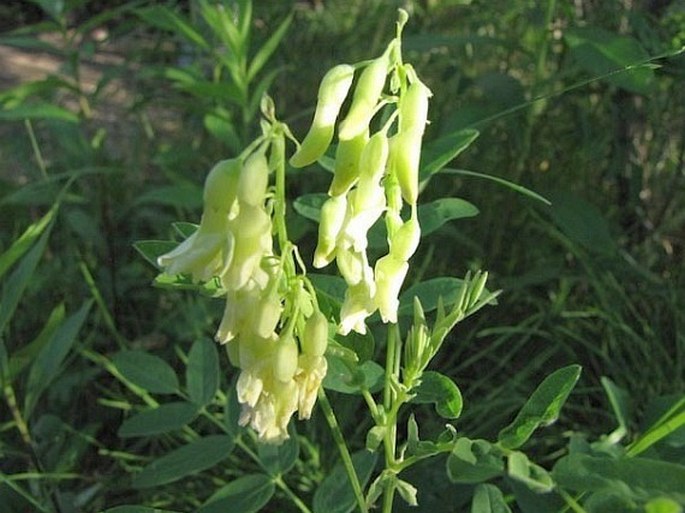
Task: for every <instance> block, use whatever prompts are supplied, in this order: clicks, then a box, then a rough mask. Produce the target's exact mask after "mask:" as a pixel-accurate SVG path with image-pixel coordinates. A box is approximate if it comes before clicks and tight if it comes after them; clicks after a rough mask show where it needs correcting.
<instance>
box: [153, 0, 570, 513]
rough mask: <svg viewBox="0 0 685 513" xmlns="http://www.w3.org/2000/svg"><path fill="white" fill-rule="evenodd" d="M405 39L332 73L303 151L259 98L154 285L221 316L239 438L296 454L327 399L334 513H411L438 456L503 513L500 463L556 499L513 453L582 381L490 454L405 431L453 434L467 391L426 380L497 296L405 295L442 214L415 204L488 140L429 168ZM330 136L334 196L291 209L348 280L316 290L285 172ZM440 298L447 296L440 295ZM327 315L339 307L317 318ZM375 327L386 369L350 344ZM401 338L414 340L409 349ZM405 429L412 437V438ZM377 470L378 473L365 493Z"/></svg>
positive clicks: (442, 380) (421, 90) (451, 152)
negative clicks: (296, 431)
mask: <svg viewBox="0 0 685 513" xmlns="http://www.w3.org/2000/svg"><path fill="white" fill-rule="evenodd" d="M406 21H407V14H406V13H405V12H404V11H402V10H400V15H399V20H398V23H397V34H396V37H395V38H394V39H393V40H392V41H391V42H390V43H389V44H388V46H387V47H386V49H385V51H384V52H383V53H382V54H381V55H380V56H378V57H376V58H374V59H372V60H370V61H364V62H360V63H357V64H352V65H350V64H342V65H338V66H335V67H333V68H332V69H331V70H329V71H328V72H327V73H326V75H325V76H324V77H323V79H322V81H321V84H320V86H319V93H318V103H317V106H316V110H315V113H314V117H313V121H312V124H311V127H310V129H309V132H308V133H307V135H306V136H305V137H304V139H303V141H302V142H301V143H299V142H298V141H297V139H296V138H295V137H294V136H293V135H292V133H291V131H290V129H289V128H288V126H287V125H286V124H285V123H283V122H282V121H279V120H278V119H277V117H276V115H275V106H274V103H273V101H272V100H271V99H270V98H269V97H266V96H265V97H264V99H263V100H262V104H261V110H262V115H263V120H262V122H261V128H262V133H261V135H260V136H259V137H258V138H257V139H256V140H254V141H253V142H252V143H251V144H250V145H248V147H247V148H246V149H245V150H244V151H243V152H242V153H241V154H240V155H239V156H237V157H235V158H232V159H229V160H225V161H222V162H220V163H218V164H217V165H216V166H215V167H214V168H213V169H212V170H211V171H210V173H209V174H208V176H207V178H206V180H205V185H204V196H203V200H204V211H203V214H202V218H201V221H200V225H199V226H198V227H197V229H196V230H195V231H194V232H192V234H190V235H189V236H187V238H186V239H185V240H184V241H183V242H181V243H180V244H178V245H176V246H175V247H174V248H173V249H170V250H169V251H166V252H163V253H162V254H158V255H156V263H157V265H158V266H159V267H160V268H161V269H162V271H163V272H162V274H161V275H160V277H159V278H158V283H164V284H165V285H167V286H179V285H180V286H183V287H184V288H188V287H189V284H190V286H191V287H196V288H198V289H200V290H204V291H207V290H210V291H211V293H212V295H214V296H218V297H221V298H223V299H224V300H225V308H224V314H223V318H222V319H221V321H220V323H219V324H218V329H217V331H216V335H215V340H216V341H217V342H218V343H220V344H222V345H224V346H225V347H226V351H227V354H228V359H229V361H230V362H231V364H232V365H233V366H234V367H236V368H237V369H239V375H238V378H237V381H236V384H235V391H236V392H235V393H236V395H235V397H236V399H237V402H238V403H239V404H240V414H239V416H238V419H237V423H238V424H239V425H240V426H249V428H251V429H252V430H253V432H254V433H255V434H256V438H257V442H258V443H260V444H270V445H279V444H283V443H284V442H286V441H288V440H289V439H290V437H291V429H290V428H289V425H290V420H291V417H292V416H293V415H294V414H295V413H297V414H298V417H299V419H309V418H310V416H311V415H312V410H313V408H314V405H315V402H316V401H317V398H318V399H319V402H320V404H321V407H322V409H323V413H324V416H325V418H326V420H327V422H328V424H329V427H330V429H331V432H332V434H333V438H334V440H335V442H336V445H337V447H338V450H339V454H340V457H341V460H342V464H343V467H342V468H344V471H345V473H346V475H347V476H348V480H349V482H348V486H349V488H348V489H347V491H348V492H349V493H348V494H347V498H346V499H345V501H343V503H342V506H341V505H340V504H338V505H335V510H336V511H349V510H350V509H351V508H353V507H354V504H356V507H357V508H358V509H359V511H362V512H366V511H369V509H371V508H372V507H374V505H375V504H376V502H378V501H379V500H380V501H381V502H382V508H383V511H384V512H390V511H392V508H393V504H394V502H395V495H396V494H399V495H400V496H401V498H402V499H403V500H404V501H405V502H406V503H408V504H410V505H416V504H417V489H416V488H415V487H414V486H413V485H412V484H411V483H409V482H408V481H406V480H405V479H402V478H401V477H400V474H401V473H403V472H405V471H406V470H407V469H408V468H410V467H411V466H413V465H414V464H416V463H418V462H420V461H423V460H425V459H427V458H431V457H434V456H437V455H440V454H449V458H448V468H447V471H448V477H450V479H452V480H453V481H455V482H465V483H470V484H477V485H478V487H477V488H476V490H475V493H476V499H474V501H475V500H481V499H477V498H478V497H481V496H483V495H484V494H485V496H487V497H490V499H489V500H493V501H495V502H496V503H497V504H500V503H501V504H502V505H504V507H506V504H505V503H504V500H503V498H502V494H501V492H500V491H499V489H498V488H496V487H494V486H493V485H490V484H485V482H486V481H487V480H489V479H491V478H493V477H496V476H499V475H501V474H503V473H504V472H505V470H504V469H505V463H504V462H505V461H508V462H509V465H510V470H509V473H510V475H512V476H514V478H516V479H519V480H521V481H523V482H525V483H527V484H528V485H529V486H531V487H533V488H536V489H546V490H547V489H551V488H550V487H551V478H550V476H549V474H548V473H547V472H546V471H545V470H544V469H543V468H542V467H539V466H537V465H535V464H534V463H532V462H530V461H529V460H528V458H527V457H526V456H525V455H524V454H523V453H521V452H519V451H517V450H516V449H517V448H518V447H520V446H521V445H522V444H523V443H524V442H525V441H526V440H527V439H528V437H529V436H530V434H531V433H532V431H533V430H534V429H535V428H537V427H538V426H539V425H541V424H544V423H548V422H550V421H552V420H554V419H555V418H556V415H557V414H558V411H559V409H560V407H561V405H562V404H563V402H564V401H565V399H566V397H567V396H568V394H569V393H570V390H571V388H572V387H573V385H574V384H575V382H576V380H577V378H578V375H579V367H577V366H571V367H567V368H564V369H561V370H559V371H557V373H554V374H553V375H552V376H551V377H550V378H548V379H547V380H545V382H543V383H542V385H541V386H540V388H539V389H538V391H536V393H535V394H533V396H532V398H531V401H533V402H532V403H529V404H527V405H526V406H524V409H523V410H522V412H521V414H520V415H519V417H517V419H515V420H514V422H513V423H512V425H510V426H509V427H507V428H505V429H504V430H502V432H501V435H500V439H499V440H498V441H497V442H496V443H490V442H486V441H484V440H470V439H468V438H466V437H463V436H458V435H457V432H456V429H455V428H454V426H453V425H452V424H449V423H448V424H446V427H445V430H444V431H443V433H442V434H440V435H439V436H438V437H437V438H436V439H434V440H421V439H420V438H419V426H418V422H417V420H416V418H415V417H414V415H413V414H410V415H409V416H408V417H407V416H406V413H405V409H406V408H404V407H405V406H407V405H410V404H414V405H415V404H421V403H433V404H435V407H436V411H437V413H438V414H439V415H440V416H441V417H443V418H444V419H446V420H454V419H457V418H458V417H459V416H460V414H461V410H462V397H461V392H460V391H459V388H458V387H457V385H456V384H455V383H454V382H453V381H452V379H451V378H450V377H448V376H445V375H443V374H440V373H439V372H436V371H433V370H428V366H429V364H430V362H431V360H432V359H433V357H434V356H435V355H436V354H437V353H438V351H439V350H440V348H441V346H442V344H443V342H444V341H445V339H446V337H447V335H448V334H449V333H450V331H451V330H452V328H453V327H454V326H455V325H456V324H457V323H458V322H460V321H462V320H463V319H464V318H466V317H467V316H469V315H471V314H474V313H475V312H477V311H478V310H480V309H481V308H483V307H484V306H486V305H489V304H494V303H495V302H496V297H497V295H498V294H499V292H492V291H489V290H487V289H486V281H487V273H485V272H481V271H478V272H475V273H473V274H471V273H469V274H467V276H466V277H465V278H464V279H463V280H455V279H446V281H445V279H443V280H442V281H440V280H438V282H434V283H423V284H419V285H417V286H415V287H412V288H410V289H409V290H407V291H406V292H405V293H404V294H400V292H401V290H402V287H403V284H404V281H405V278H406V276H407V274H408V272H409V261H410V259H411V257H412V255H413V254H414V253H415V252H416V250H417V248H418V246H419V242H420V239H421V231H422V227H421V225H422V217H423V218H427V219H428V220H429V221H428V225H429V226H428V228H429V229H435V223H436V221H435V217H438V218H439V216H436V215H432V216H431V215H430V214H435V212H436V211H437V210H438V207H437V206H435V205H434V204H428V205H427V206H425V207H423V210H422V207H421V206H419V204H418V197H419V192H420V190H421V188H422V187H423V186H424V185H425V184H426V183H427V182H428V179H429V178H430V175H431V174H433V173H435V172H437V171H438V170H439V169H440V168H441V167H443V166H444V165H445V164H446V163H447V162H449V161H450V160H451V159H452V158H453V157H455V156H456V155H457V154H458V153H459V152H460V151H462V150H463V149H465V148H466V147H467V146H468V145H469V144H470V142H472V141H473V140H474V139H475V137H476V136H477V135H478V134H477V132H475V131H473V130H471V131H462V132H459V133H457V134H456V135H455V136H453V137H452V138H451V139H450V140H449V141H448V143H449V144H448V146H449V149H448V150H447V151H446V152H443V153H441V154H438V155H437V156H434V157H433V160H432V161H430V162H429V163H428V164H425V163H422V160H421V155H422V146H423V135H424V132H425V128H426V125H427V123H428V112H429V101H430V98H431V96H432V93H431V91H430V89H429V88H428V87H427V86H426V85H425V84H424V83H423V82H422V81H421V79H420V78H419V76H418V74H417V73H416V71H415V69H414V68H413V67H412V66H411V64H408V63H405V62H404V61H403V58H402V51H401V33H402V28H403V26H404V24H405V23H406ZM348 98H349V99H350V100H349V107H348V108H347V110H346V114H345V115H344V117H343V116H341V112H343V110H344V109H343V107H344V104H345V102H346V101H347V100H348ZM339 118H341V119H340V121H339ZM338 121H339V122H338ZM336 134H337V145H336V148H335V151H334V158H333V164H332V165H331V166H330V167H331V170H332V172H333V178H332V181H331V183H330V186H329V189H328V192H327V194H326V195H323V196H322V195H314V196H309V197H304V198H299V199H298V200H297V201H296V202H295V209H296V210H298V211H299V212H300V213H302V214H303V215H305V216H306V217H310V218H312V219H315V220H317V221H319V228H318V240H317V245H316V249H315V251H314V254H313V256H312V259H311V261H312V265H313V267H315V268H325V267H327V266H329V265H330V264H332V263H333V262H335V266H336V268H337V271H338V273H339V275H340V278H338V277H335V276H331V275H316V274H311V273H309V272H308V269H307V264H306V263H305V261H306V259H305V258H303V257H302V255H300V253H299V250H298V248H297V246H296V245H295V244H294V243H293V242H292V241H291V240H290V239H289V236H288V232H287V227H286V222H285V217H286V211H287V209H286V192H285V185H286V149H287V145H286V143H287V141H292V142H293V143H294V144H295V147H296V150H295V152H294V153H293V154H292V155H291V156H290V158H289V159H288V162H289V164H290V166H291V167H292V168H295V169H297V168H301V167H305V166H309V165H312V164H314V163H316V162H317V161H322V159H324V157H325V154H326V152H327V151H328V150H329V147H330V146H331V143H332V142H333V138H334V136H335V135H336ZM441 208H442V209H443V215H442V218H441V219H439V220H438V221H437V223H438V224H440V223H441V222H445V221H446V220H447V219H450V218H456V217H460V215H459V213H458V212H457V213H455V212H449V208H448V209H447V210H448V212H447V214H445V213H444V208H445V207H444V204H441ZM431 219H432V221H431ZM381 221H382V222H381ZM431 222H432V223H433V226H431V225H430V223H431ZM377 227H378V228H379V229H380V230H384V234H385V241H386V242H387V252H386V253H385V254H384V255H382V256H380V257H378V258H376V259H375V261H372V258H371V256H370V255H371V254H372V252H370V251H369V249H371V247H370V246H371V243H370V241H371V239H372V238H373V237H372V236H371V232H372V231H373V230H376V229H377ZM373 249H374V250H375V249H376V248H375V247H374V248H373ZM374 253H375V251H374ZM340 282H342V289H343V292H342V293H341V294H340V295H339V296H336V294H335V293H331V290H330V289H331V287H330V286H331V284H333V285H334V287H333V288H338V286H339V285H340ZM438 283H439V284H440V285H445V284H446V285H447V287H446V288H444V290H441V289H440V287H439V285H437V284H438ZM433 286H435V287H436V288H437V289H438V292H436V290H434V288H433ZM338 290H339V289H338ZM322 297H327V298H329V297H333V300H332V301H331V300H329V299H326V301H325V302H322ZM376 312H378V314H379V317H380V322H381V323H382V324H385V325H386V326H387V337H386V340H385V345H384V349H385V351H384V352H385V365H384V367H382V366H380V365H379V364H377V363H375V362H373V361H372V360H366V361H362V358H361V357H360V354H359V350H357V351H355V348H354V347H353V346H350V344H348V343H347V342H348V339H349V337H350V336H352V335H353V334H356V336H359V337H369V336H372V335H371V334H370V330H369V324H372V325H374V326H375V331H376V332H377V327H378V320H376V319H375V317H374V314H375V313H376ZM401 325H402V326H405V327H406V326H407V325H409V328H408V329H407V331H406V334H405V335H404V336H403V335H402V333H401V332H402V330H401V329H400V326H401ZM357 349H358V348H357ZM324 389H330V390H334V391H337V392H343V393H353V394H358V395H360V396H361V397H362V398H363V400H364V402H365V403H366V405H367V406H368V409H369V413H370V416H371V418H372V421H373V422H372V424H373V425H372V427H371V428H370V429H369V431H368V433H367V436H366V450H364V451H362V452H358V453H355V454H354V455H352V454H351V453H350V451H349V449H348V444H347V443H346V441H345V438H344V436H343V434H342V431H341V429H340V427H339V424H338V422H337V419H336V417H335V414H334V411H333V408H332V406H331V404H330V403H329V401H328V398H327V395H326V393H325V391H324ZM378 392H380V394H377V393H378ZM536 394H537V396H536ZM401 421H406V432H405V433H404V435H403V437H401V436H400V431H401V430H400V429H399V427H398V426H399V424H400V422H401ZM232 429H233V428H232ZM402 438H404V440H402ZM400 442H401V443H400ZM245 450H248V453H249V454H250V451H249V449H247V448H245ZM381 450H382V451H381ZM378 452H382V454H383V460H384V464H383V465H382V469H381V470H380V472H378V473H377V475H376V477H375V478H374V479H373V480H370V475H371V473H372V472H371V471H372V470H373V469H374V468H375V467H376V466H377V464H376V454H377V453H378ZM252 454H253V453H252ZM369 455H371V456H372V458H371V459H369ZM514 464H515V465H514ZM512 465H514V466H512ZM512 473H513V474H512ZM279 479H280V478H279ZM335 479H337V478H335V477H334V476H333V475H332V476H329V479H326V480H324V482H323V483H322V484H321V486H320V487H319V490H318V491H317V493H316V494H315V500H314V502H315V504H314V511H328V510H329V509H328V508H330V507H333V505H331V504H329V503H327V502H326V501H327V499H326V498H325V497H326V496H327V494H330V493H331V492H332V491H333V490H335V489H336V487H339V486H340V484H339V483H338V482H336V481H335ZM369 482H370V484H369ZM276 483H277V484H278V485H279V486H280V487H281V488H282V489H283V490H284V491H285V492H286V494H287V495H288V496H290V497H291V498H292V500H293V502H294V503H295V504H296V505H297V507H298V508H299V509H300V510H301V511H305V512H308V511H310V509H309V508H308V507H307V506H306V505H305V504H304V503H303V502H302V501H301V500H300V499H299V498H298V497H297V496H296V495H295V494H294V492H293V491H292V490H290V489H289V488H288V487H287V485H285V483H284V482H283V481H282V480H281V481H278V480H277V481H276ZM344 486H345V483H343V488H344Z"/></svg>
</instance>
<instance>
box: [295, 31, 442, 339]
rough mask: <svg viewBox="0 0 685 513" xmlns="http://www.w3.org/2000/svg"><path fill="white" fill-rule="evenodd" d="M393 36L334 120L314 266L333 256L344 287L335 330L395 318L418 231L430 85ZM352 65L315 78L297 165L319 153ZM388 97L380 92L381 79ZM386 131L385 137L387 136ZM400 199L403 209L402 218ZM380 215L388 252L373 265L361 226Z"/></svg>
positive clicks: (361, 329) (344, 92)
mask: <svg viewBox="0 0 685 513" xmlns="http://www.w3.org/2000/svg"><path fill="white" fill-rule="evenodd" d="M398 45H399V43H398V42H397V40H396V41H394V42H393V43H391V45H390V46H389V47H388V49H387V50H386V51H385V52H384V54H383V55H381V56H380V57H378V58H377V59H375V60H373V61H371V62H369V63H367V64H365V66H364V68H363V70H362V71H361V73H360V75H359V78H358V80H357V84H356V88H355V90H354V93H353V97H352V102H351V105H350V108H349V111H348V113H347V115H346V117H345V119H343V120H342V121H341V122H340V124H339V125H338V145H337V149H336V152H335V168H334V176H333V181H332V183H331V185H330V188H329V190H328V195H329V198H328V199H327V200H326V202H325V203H324V204H323V206H322V208H321V220H320V224H319V237H318V244H317V247H316V251H315V254H314V267H317V268H321V267H325V266H326V265H328V264H329V263H331V262H332V261H333V260H335V262H336V264H337V267H338V270H339V271H340V274H341V275H342V277H343V278H344V279H345V281H346V283H347V285H348V288H347V291H346V295H345V300H344V302H343V305H342V308H341V312H340V326H339V331H340V333H341V334H347V333H349V332H350V331H352V330H354V331H357V332H359V333H365V332H366V324H365V320H366V318H367V317H368V316H370V315H371V314H372V313H374V312H375V311H376V310H378V311H379V312H380V315H381V318H382V319H383V321H384V322H397V308H398V305H399V300H398V295H399V291H400V288H401V286H402V283H403V282H404V278H405V276H406V274H407V270H408V263H407V261H408V260H409V258H410V257H411V256H412V255H413V253H414V252H415V251H416V248H417V246H418V243H419V239H420V236H421V230H420V227H419V222H418V216H417V208H416V201H417V196H418V189H419V158H420V154H421V140H422V137H423V132H424V129H425V126H426V123H427V114H428V99H429V97H430V96H431V92H430V90H429V89H428V88H427V87H426V86H425V85H424V84H423V83H422V82H421V81H420V80H419V79H418V77H417V76H416V73H415V72H414V70H413V68H412V67H411V66H410V65H405V64H402V63H401V59H400V58H399V57H398V56H397V53H398ZM353 70H354V67H352V66H349V65H341V66H336V67H335V68H333V69H331V70H330V71H329V72H328V73H327V74H326V75H325V76H324V79H323V80H322V82H321V85H320V88H319V97H318V103H317V108H316V111H315V114H314V121H313V123H312V126H311V128H310V130H309V132H308V134H307V136H306V137H305V139H304V141H303V143H302V145H301V147H300V149H299V150H298V152H297V153H295V154H294V155H293V157H292V158H291V159H290V163H291V165H293V166H295V167H302V166H305V165H308V164H311V163H312V162H314V161H315V160H317V159H318V158H320V157H321V156H322V155H323V153H324V152H325V151H326V149H327V148H328V146H329V145H330V142H331V140H332V137H333V127H334V125H335V121H336V119H337V117H338V114H339V111H340V109H341V106H342V104H343V102H344V100H345V98H346V96H347V94H348V92H349V89H350V88H351V85H352V80H353ZM389 76H390V77H391V78H390V80H389V83H390V87H389V89H390V94H387V95H386V94H384V91H385V89H386V82H388V77H389ZM386 105H390V106H394V107H395V109H394V111H393V112H390V113H389V114H388V117H387V121H386V122H385V125H384V126H383V127H382V128H380V129H379V130H378V131H376V132H375V133H373V135H370V129H371V128H370V127H371V121H372V119H373V118H374V116H375V115H376V113H377V112H378V111H379V110H381V109H383V107H385V106H386ZM391 134H392V135H391ZM403 202H406V203H407V204H408V205H409V208H410V216H409V219H407V220H406V221H405V220H403V218H402V217H401V215H400V214H401V211H402V206H403ZM381 216H384V219H385V225H386V229H387V234H388V245H389V252H388V254H387V255H385V256H383V257H382V258H380V259H378V260H377V261H376V262H375V265H374V266H373V267H372V266H371V264H370V263H369V260H368V257H367V252H366V250H367V246H368V237H367V235H368V231H369V229H370V228H371V227H372V226H373V225H374V224H375V223H376V222H377V221H378V220H379V219H380V218H381Z"/></svg>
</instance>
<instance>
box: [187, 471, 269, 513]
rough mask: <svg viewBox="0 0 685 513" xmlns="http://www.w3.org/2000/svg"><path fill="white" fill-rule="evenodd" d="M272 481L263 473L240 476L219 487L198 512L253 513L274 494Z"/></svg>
mask: <svg viewBox="0 0 685 513" xmlns="http://www.w3.org/2000/svg"><path fill="white" fill-rule="evenodd" d="M274 490H275V487H274V483H273V481H272V480H271V478H270V477H269V476H266V475H264V474H250V475H247V476H241V477H239V478H238V479H235V480H234V481H231V482H230V483H228V484H227V485H225V486H223V487H221V488H219V490H217V491H216V492H215V493H214V494H213V495H212V496H211V497H210V498H209V499H208V500H207V502H205V503H204V505H203V506H202V507H201V508H200V509H199V510H198V513H226V512H228V511H236V512H238V511H239V512H240V513H254V512H256V511H259V510H260V509H261V508H262V507H263V506H265V505H266V504H267V503H268V502H269V500H270V499H271V497H272V496H273V494H274Z"/></svg>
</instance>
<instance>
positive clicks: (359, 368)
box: [323, 355, 385, 394]
mask: <svg viewBox="0 0 685 513" xmlns="http://www.w3.org/2000/svg"><path fill="white" fill-rule="evenodd" d="M326 360H327V361H328V371H327V372H326V377H325V378H324V380H323V386H324V388H327V389H329V390H335V391H336V392H340V393H343V394H360V393H361V391H362V390H368V391H370V392H376V391H378V390H380V389H381V388H382V386H383V377H384V376H385V370H384V369H383V367H381V366H380V365H378V364H377V363H376V362H374V361H372V360H368V361H366V362H364V363H362V364H356V363H355V364H348V363H347V361H346V360H344V359H343V358H340V357H338V356H335V355H330V356H326Z"/></svg>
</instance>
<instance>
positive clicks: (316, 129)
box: [290, 64, 354, 167]
mask: <svg viewBox="0 0 685 513" xmlns="http://www.w3.org/2000/svg"><path fill="white" fill-rule="evenodd" d="M353 76H354V68H353V67H352V66H350V65H348V64H341V65H339V66H335V67H333V68H331V69H330V70H329V71H328V72H327V73H326V75H324V77H323V79H322V80H321V85H320V86H319V97H318V103H317V105H316V111H315V112H314V120H313V121H312V126H311V128H310V129H309V132H308V133H307V135H306V137H305V138H304V140H303V141H302V144H301V145H300V148H299V149H298V150H297V152H296V153H295V154H294V155H293V156H292V157H291V158H290V165H291V166H293V167H304V166H307V165H309V164H311V163H313V162H315V161H316V160H317V159H319V158H320V157H321V155H323V154H324V152H325V151H326V148H328V146H329V145H330V144H331V139H333V129H334V126H335V120H336V119H337V117H338V113H339V112H340V107H341V106H342V103H343V102H344V101H345V97H346V96H347V92H348V91H349V90H350V86H351V85H352V78H353Z"/></svg>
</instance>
